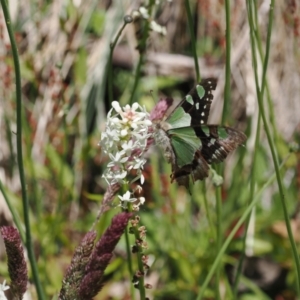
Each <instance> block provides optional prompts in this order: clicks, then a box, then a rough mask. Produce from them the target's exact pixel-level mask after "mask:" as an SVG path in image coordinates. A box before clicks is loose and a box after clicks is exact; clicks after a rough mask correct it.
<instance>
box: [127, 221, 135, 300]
mask: <svg viewBox="0 0 300 300" xmlns="http://www.w3.org/2000/svg"><path fill="white" fill-rule="evenodd" d="M125 243H126V252H127V265H128V270H129V275H130V277H131V278H132V276H133V267H132V255H131V247H130V240H129V233H128V225H127V228H126V230H125ZM130 294H131V298H132V299H133V300H134V299H135V293H134V288H133V285H132V284H130Z"/></svg>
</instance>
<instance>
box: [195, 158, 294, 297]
mask: <svg viewBox="0 0 300 300" xmlns="http://www.w3.org/2000/svg"><path fill="white" fill-rule="evenodd" d="M289 157H290V154H289V155H288V156H287V157H286V158H285V159H284V161H283V162H282V164H281V165H280V167H279V169H281V168H282V167H283V166H284V164H285V162H286V161H287V160H288V158H289ZM275 179H276V174H273V175H272V176H270V177H269V180H268V181H267V182H266V183H265V184H264V185H263V186H262V188H261V189H260V190H259V191H258V192H257V194H256V195H255V197H254V199H253V201H252V202H251V204H250V205H249V206H248V207H247V209H246V210H245V212H244V213H243V215H242V216H241V218H240V219H239V220H238V222H237V223H236V225H235V226H234V228H233V229H232V231H231V232H230V234H229V235H228V237H227V239H226V240H225V241H224V243H223V246H222V248H221V249H220V251H219V253H218V256H217V258H216V259H215V261H214V263H213V265H212V266H211V268H210V270H209V273H208V274H207V276H206V278H205V281H204V282H203V284H202V285H201V286H200V284H199V286H200V292H199V294H198V297H197V299H196V300H200V299H202V298H203V296H204V292H205V289H206V288H207V286H208V284H209V282H210V280H211V278H212V276H213V274H214V272H215V270H216V268H217V266H218V265H219V263H220V261H221V259H222V256H223V255H224V253H225V251H226V249H227V247H228V246H229V244H230V242H231V241H232V239H233V237H234V235H235V234H236V232H237V231H238V230H239V228H240V227H241V225H242V224H243V223H244V222H245V220H246V218H247V216H248V215H249V214H250V213H251V211H252V209H253V208H254V206H255V205H256V204H257V203H258V202H259V201H260V200H261V195H262V193H263V191H264V190H265V189H266V188H267V187H268V186H269V185H270V184H272V183H273V181H274V180H275Z"/></svg>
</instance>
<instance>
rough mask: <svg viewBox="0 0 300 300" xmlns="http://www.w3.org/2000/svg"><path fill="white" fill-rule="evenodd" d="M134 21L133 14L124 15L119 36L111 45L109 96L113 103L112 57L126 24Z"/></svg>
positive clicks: (110, 101)
mask: <svg viewBox="0 0 300 300" xmlns="http://www.w3.org/2000/svg"><path fill="white" fill-rule="evenodd" d="M131 22H132V17H131V16H125V17H124V24H123V26H122V27H121V28H120V30H119V32H118V34H117V36H116V37H115V40H114V41H113V42H112V43H111V45H110V53H109V61H108V98H109V103H110V104H111V103H112V102H113V100H114V99H113V76H112V74H113V69H112V57H113V53H114V49H115V47H116V45H117V42H118V40H119V38H120V36H121V34H122V32H123V30H124V28H125V27H126V25H127V24H128V23H131Z"/></svg>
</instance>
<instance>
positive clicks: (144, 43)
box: [129, 0, 155, 105]
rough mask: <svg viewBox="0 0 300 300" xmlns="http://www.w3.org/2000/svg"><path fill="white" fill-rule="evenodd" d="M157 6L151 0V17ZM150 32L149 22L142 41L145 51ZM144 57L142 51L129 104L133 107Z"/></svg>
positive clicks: (153, 0) (149, 10)
mask: <svg viewBox="0 0 300 300" xmlns="http://www.w3.org/2000/svg"><path fill="white" fill-rule="evenodd" d="M154 4H155V0H149V5H148V7H149V9H148V12H149V16H151V15H152V9H153V5H154ZM149 31H150V22H149V21H147V22H146V24H145V28H144V34H143V37H142V41H141V48H142V49H145V48H146V42H147V39H148V36H149ZM144 56H145V51H142V52H141V53H140V58H139V61H138V64H137V67H136V71H135V77H134V83H133V88H132V92H131V96H130V101H129V104H130V105H132V103H133V99H134V95H135V92H136V89H137V86H138V83H139V81H140V76H141V69H142V65H143V64H144Z"/></svg>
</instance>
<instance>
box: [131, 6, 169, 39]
mask: <svg viewBox="0 0 300 300" xmlns="http://www.w3.org/2000/svg"><path fill="white" fill-rule="evenodd" d="M140 16H141V17H142V18H143V19H145V20H148V21H149V22H150V28H151V30H153V31H155V32H157V33H159V34H162V35H166V34H167V29H166V27H165V26H161V25H159V24H157V23H156V22H155V21H154V20H152V19H151V18H150V15H149V12H148V9H147V8H146V7H144V6H141V7H140V8H139V9H138V10H135V11H133V13H132V17H133V18H137V17H140Z"/></svg>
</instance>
